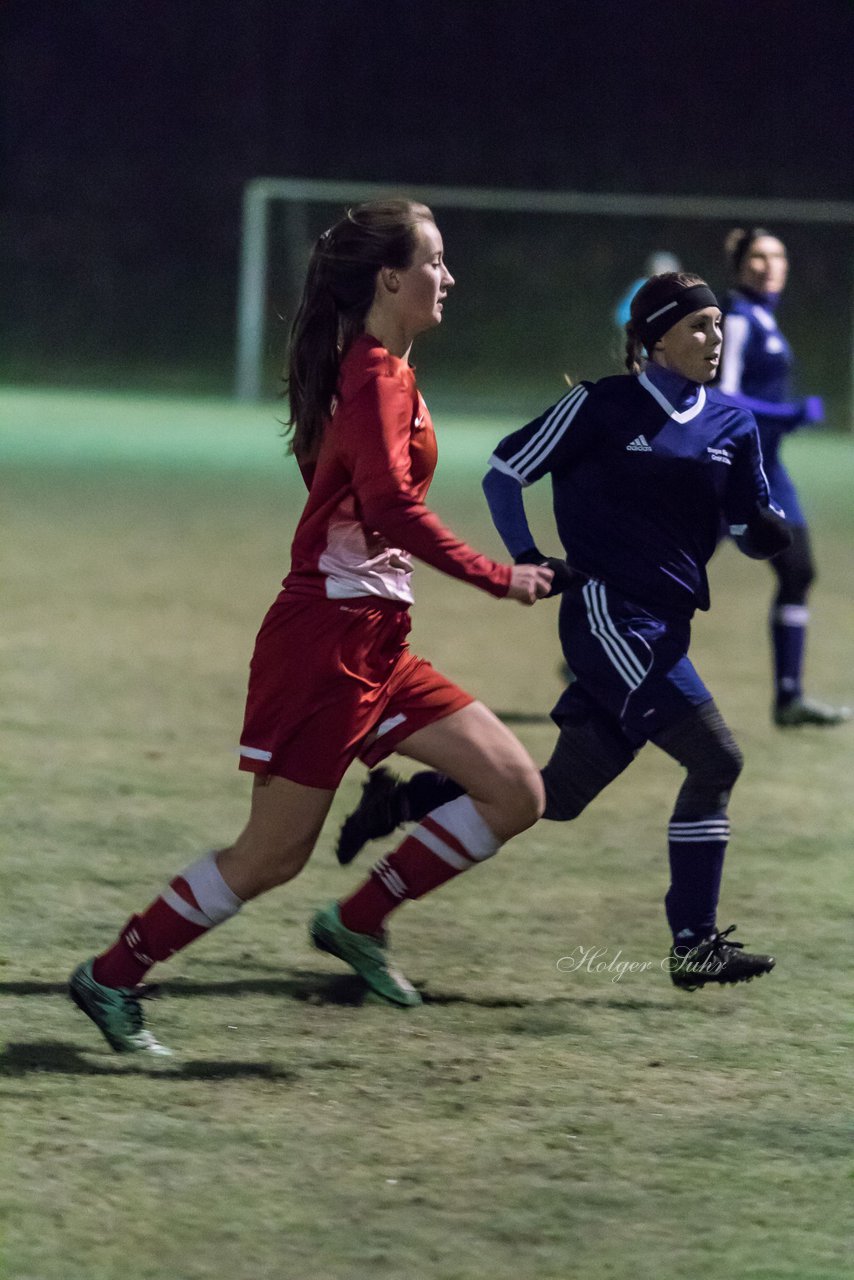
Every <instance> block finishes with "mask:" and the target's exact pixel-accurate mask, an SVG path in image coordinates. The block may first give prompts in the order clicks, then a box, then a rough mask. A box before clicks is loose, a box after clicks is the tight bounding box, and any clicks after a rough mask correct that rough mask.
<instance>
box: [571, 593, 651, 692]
mask: <svg viewBox="0 0 854 1280" xmlns="http://www.w3.org/2000/svg"><path fill="white" fill-rule="evenodd" d="M582 595H583V596H584V604H585V607H586V609H587V619H588V621H589V623H590V632H591V634H592V635H594V636H595V637H596V639H597V640H598V641H599V643H600V644H601V646H602V648H603V649H604V650H605V653H606V654H607V656H608V659H609V661H610V663H611V665H612V666H613V667H614V669H615V670H616V671H617V673H618V674H619V676H620V678H621V679H622V680H624V681H625V683H626V684H627V685H628V686H629V689H630V690H633V689H637V688H638V686H639V685H640V684H642V683H643V681H644V680H645V678H646V676H647V673H648V671H649V667H647V668H646V670H644V668H643V666H642V665H641V661H640V658H639V657H638V656H637V654H636V653H635V651H634V649H632V647H631V645H630V644H629V643H628V641H627V640H626V639H625V637H624V636H621V635H620V633H619V631H618V630H617V628H616V627H615V626H614V623H613V620H612V618H611V615H610V614H609V613H608V599H607V596H606V594H605V584H604V582H599V581H598V579H596V578H591V579H590V581H589V582H586V583H585V585H584V587H583V588H582ZM651 665H652V663H651V662H650V666H651Z"/></svg>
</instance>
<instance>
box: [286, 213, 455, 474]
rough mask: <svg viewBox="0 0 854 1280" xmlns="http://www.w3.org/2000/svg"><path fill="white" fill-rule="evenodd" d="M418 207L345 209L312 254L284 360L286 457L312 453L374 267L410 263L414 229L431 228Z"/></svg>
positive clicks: (368, 298) (370, 295)
mask: <svg viewBox="0 0 854 1280" xmlns="http://www.w3.org/2000/svg"><path fill="white" fill-rule="evenodd" d="M432 221H433V214H432V213H431V212H430V210H429V209H428V208H427V206H426V204H416V203H414V202H413V201H411V200H398V199H393V200H372V201H370V202H369V203H367V204H360V205H356V206H355V207H354V208H352V209H348V210H347V213H346V215H345V217H343V218H342V219H341V220H340V221H339V222H336V223H335V225H334V226H332V227H330V228H329V230H328V231H324V232H323V235H321V236H320V237H319V238H318V240H317V243H316V244H315V246H314V249H313V250H312V254H311V259H310V260H309V264H308V271H307V273H306V278H305V285H304V287H303V291H302V298H301V300H300V304H299V309H298V311H297V314H296V317H295V319H294V323H293V327H292V328H291V337H290V346H289V354H288V374H287V395H288V399H289V401H290V417H289V418H288V427H289V428H291V429H292V433H293V434H292V435H291V439H290V445H289V448H290V452H291V453H294V454H296V456H297V457H298V458H310V457H312V456H314V454H316V452H317V449H318V447H319V445H320V438H321V435H322V433H323V424H324V422H325V421H326V419H327V418H328V417H329V415H330V413H331V410H332V400H333V398H334V396H335V395H336V393H337V390H338V376H339V373H340V370H341V361H342V360H343V358H344V356H345V355H346V354H347V351H348V350H349V348H350V346H351V344H352V343H353V340H354V339H355V338H356V337H358V335H359V334H360V333H361V332H362V330H363V327H364V322H365V316H366V315H367V314H368V311H369V310H370V308H371V305H372V303H373V300H374V291H375V289H376V281H377V273H378V272H379V271H380V269H381V268H382V267H397V268H398V270H404V269H405V268H406V267H408V266H409V265H410V264H411V262H412V255H413V252H414V250H415V229H416V227H417V226H418V224H419V223H421V222H432Z"/></svg>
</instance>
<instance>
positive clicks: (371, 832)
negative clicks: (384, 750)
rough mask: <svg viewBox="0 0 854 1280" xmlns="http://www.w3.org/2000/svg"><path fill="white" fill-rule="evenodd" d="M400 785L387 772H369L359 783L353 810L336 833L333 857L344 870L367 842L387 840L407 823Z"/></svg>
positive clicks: (377, 770)
mask: <svg viewBox="0 0 854 1280" xmlns="http://www.w3.org/2000/svg"><path fill="white" fill-rule="evenodd" d="M402 790H403V783H402V781H401V779H400V778H399V777H398V776H397V775H396V774H394V773H392V772H391V770H390V769H382V768H380V769H372V770H371V772H370V773H369V774H368V779H367V781H366V782H363V783H362V795H361V797H360V799H359V803H358V805H357V806H356V808H355V809H354V810H353V812H352V813H351V814H349V816H348V817H347V818H345V819H344V825H343V826H342V828H341V830H340V832H339V833H338V843H337V844H336V846H335V856H336V858H337V859H338V861H339V862H340V863H341V866H342V867H346V865H347V863H348V862H352V861H353V859H354V858H355V857H356V854H357V853H358V852H359V851H360V849H362V848H363V847H364V846H365V845H366V844H367V843H368V841H369V840H378V839H379V838H380V836H387V835H388V834H389V833H390V832H392V831H394V829H395V827H399V826H400V824H401V823H402V822H406V821H407V814H406V812H405V806H404V803H403V797H402V794H401V793H402Z"/></svg>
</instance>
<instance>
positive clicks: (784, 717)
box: [774, 698, 851, 729]
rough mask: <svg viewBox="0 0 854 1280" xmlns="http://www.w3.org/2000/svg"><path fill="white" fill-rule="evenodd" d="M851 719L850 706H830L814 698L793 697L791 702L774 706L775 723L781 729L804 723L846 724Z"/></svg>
mask: <svg viewBox="0 0 854 1280" xmlns="http://www.w3.org/2000/svg"><path fill="white" fill-rule="evenodd" d="M850 719H851V709H850V707H829V706H828V705H827V703H825V702H814V701H813V699H812V698H793V699H792V701H791V702H787V703H785V704H784V705H783V706H779V707H775V708H774V723H775V724H776V725H778V726H779V728H781V729H796V728H799V727H800V726H801V725H804V724H812V725H818V726H819V727H820V728H826V727H827V726H828V725H834V724H844V723H845V721H846V720H850Z"/></svg>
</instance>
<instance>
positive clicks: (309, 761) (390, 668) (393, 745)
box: [70, 200, 552, 1054]
mask: <svg viewBox="0 0 854 1280" xmlns="http://www.w3.org/2000/svg"><path fill="white" fill-rule="evenodd" d="M453 283H454V281H453V278H452V277H451V274H450V272H449V271H448V268H447V267H446V265H445V261H444V257H443V246H442V237H441V235H440V234H439V231H438V228H437V227H436V224H435V222H434V220H433V216H432V214H431V212H430V210H429V209H428V208H427V207H426V206H425V205H421V204H414V203H411V202H409V201H403V200H389V201H383V202H373V203H370V204H365V205H361V206H359V207H357V208H355V209H351V210H350V211H349V212H348V213H347V216H346V217H344V218H342V219H341V220H340V221H339V222H338V223H336V225H335V226H333V227H332V228H331V229H330V230H329V231H326V232H324V233H323V235H322V236H320V238H319V240H318V241H317V243H316V245H315V247H314V250H313V253H312V256H311V261H310V263H309V267H308V274H307V278H306V282H305V288H304V291H303V296H302V301H301V305H300V309H299V312H298V314H297V317H296V320H295V323H294V327H293V332H292V338H291V352H290V365H289V382H288V392H289V397H290V406H291V419H290V421H291V425H292V426H293V428H294V434H293V438H292V442H291V445H292V449H293V452H294V453H295V455H296V458H297V461H298V463H299V466H300V470H301V472H302V475H303V479H304V480H305V484H306V488H307V490H308V497H307V500H306V505H305V508H304V510H303V513H302V516H301V517H300V520H299V523H298V525H297V529H296V533H295V536H294V541H293V545H292V548H291V568H290V572H289V573H288V575H287V577H286V578H285V580H284V582H283V590H282V592H281V594H280V595H279V597H278V599H277V600H276V601H275V603H274V604H273V605H272V607H271V608H270V610H269V612H268V613H267V616H266V618H265V619H264V622H263V624H262V626H261V630H260V632H259V633H258V637H257V640H256V643H255V651H254V654H253V657H252V663H251V667H250V677H249V690H248V697H247V705H246V716H245V720H244V726H243V733H242V737H241V745H240V767H241V768H242V769H244V770H247V771H249V772H251V773H252V774H254V781H253V790H252V805H251V812H250V816H249V821H248V824H247V826H246V827H245V829H244V830H243V832H242V834H241V835H240V836H239V837H238V838H237V840H236V841H235V843H234V844H233V845H230V846H229V847H228V848H225V849H220V850H219V851H217V852H211V853H207V854H205V855H204V856H203V857H201V858H200V859H199V860H198V861H196V862H194V863H193V864H192V865H190V866H188V867H186V868H185V869H184V870H183V871H181V872H180V873H179V874H178V875H177V876H176V877H175V878H174V879H173V880H172V881H171V883H170V884H169V885H168V886H167V887H166V888H165V889H164V890H163V891H162V893H161V895H160V896H159V897H158V898H157V899H156V900H155V901H154V902H153V903H152V904H151V905H150V906H149V907H148V908H147V909H146V910H145V911H143V912H142V914H141V915H134V916H132V917H131V919H130V920H129V921H128V923H127V924H126V925H125V926H124V928H123V929H122V931H121V933H120V935H119V937H118V939H117V940H116V941H115V942H114V943H113V944H112V945H111V946H110V947H109V948H108V949H107V950H106V951H105V952H103V953H102V954H100V955H98V956H96V957H94V958H93V959H91V960H88V961H86V962H84V963H83V964H81V965H80V966H79V967H78V968H77V969H76V970H75V972H74V974H73V975H72V977H71V981H70V995H71V997H72V999H73V1000H74V1001H75V1003H76V1004H77V1005H78V1006H79V1007H80V1008H81V1009H82V1010H83V1012H84V1013H86V1014H87V1015H88V1016H89V1017H90V1018H91V1019H92V1021H93V1022H94V1023H95V1024H96V1026H97V1027H98V1028H99V1030H100V1031H101V1032H102V1033H103V1035H104V1037H105V1038H106V1040H107V1042H108V1043H109V1044H110V1045H111V1046H112V1048H113V1049H115V1050H117V1051H118V1052H133V1051H147V1052H149V1053H154V1054H164V1053H168V1052H169V1050H168V1049H166V1048H165V1047H164V1046H163V1045H161V1044H159V1043H158V1041H157V1040H156V1039H155V1038H154V1036H153V1035H152V1033H151V1032H150V1031H149V1030H147V1029H146V1028H145V1026H144V1024H143V1018H142V1011H141V1007H140V1004H139V1000H138V998H137V992H136V988H137V984H138V983H140V982H141V980H142V979H143V978H144V977H145V975H146V973H147V972H148V970H149V968H150V966H151V965H153V964H154V963H155V962H156V961H160V960H166V959H168V957H169V956H171V955H174V953H175V952H176V951H180V950H181V949H182V948H183V947H185V946H187V945H188V944H189V943H191V942H193V941H195V940H196V939H197V938H199V937H201V936H202V935H203V934H205V933H207V932H208V930H210V929H212V928H214V927H215V926H216V925H219V924H222V923H223V922H224V921H225V920H228V919H229V918H230V917H232V916H234V915H235V914H236V913H237V912H238V911H239V910H240V909H241V907H242V906H243V905H244V903H246V902H248V901H249V900H250V899H252V898H255V897H257V896H258V895H259V894H261V893H264V892H266V891H267V890H269V889H272V888H274V887H275V886H277V885H280V884H284V883H285V882H286V881H288V880H291V879H292V878H293V877H294V876H296V875H297V874H298V873H299V872H300V871H301V870H302V868H303V867H304V865H305V864H306V862H307V861H308V858H309V856H310V854H311V852H312V849H313V848H314V845H315V842H316V840H317V838H318V836H319V834H320V830H321V827H322V825H323V821H324V819H325V817H326V815H327V813H328V811H329V806H330V804H331V802H332V798H333V796H334V794H335V790H336V788H337V786H338V784H339V783H340V781H341V778H342V776H343V774H344V772H345V770H346V769H347V767H348V765H349V764H350V763H351V762H352V761H353V760H354V759H355V758H356V757H357V756H359V757H360V758H361V759H362V760H363V761H365V762H366V763H368V764H374V763H376V762H377V761H379V760H381V759H383V757H385V756H386V755H387V754H388V753H389V752H390V751H398V752H400V753H401V754H403V755H406V756H410V757H411V758H412V759H415V760H418V761H421V762H423V763H424V764H427V765H428V766H430V767H432V768H434V769H440V770H442V771H443V772H445V773H447V774H450V775H452V776H453V777H454V778H455V779H457V781H458V782H459V783H460V784H461V787H462V788H463V790H464V794H460V795H458V796H457V797H455V798H454V799H453V800H451V801H450V802H449V803H447V804H444V805H443V806H442V807H441V808H440V809H439V810H438V811H437V812H436V813H434V814H433V815H432V817H431V819H430V821H429V829H426V828H425V830H423V831H421V829H419V830H418V831H416V832H415V833H414V835H413V836H411V837H410V838H409V839H407V840H405V841H404V842H403V844H402V845H401V847H400V848H399V849H397V850H396V851H395V852H394V853H393V854H391V855H390V856H389V857H388V858H387V859H386V860H385V863H384V864H383V868H382V871H381V872H378V873H377V877H376V878H372V880H371V882H370V884H369V885H368V886H367V887H366V888H365V889H363V890H362V891H361V892H360V893H359V894H357V895H354V899H353V900H352V901H351V902H348V903H345V904H344V905H343V906H342V908H341V909H340V911H339V907H338V905H337V904H332V905H331V906H330V907H328V908H326V909H325V910H323V911H321V912H319V913H318V915H317V916H316V918H315V920H314V921H313V924H312V936H313V939H314V942H315V944H316V945H317V946H319V947H321V948H323V949H324V950H326V951H329V952H331V953H333V954H334V955H336V956H339V957H340V958H341V959H342V960H344V961H346V962H347V963H348V964H349V965H351V966H352V968H354V969H355V970H356V972H357V973H360V974H361V975H362V976H363V977H364V979H365V980H366V981H367V983H368V984H369V985H370V986H371V987H372V988H373V989H374V990H375V991H377V992H378V993H379V994H380V995H381V996H384V997H385V998H386V999H387V1000H389V1001H390V1002H392V1003H395V1004H400V1005H413V1004H418V1003H419V1002H420V997H419V995H418V993H417V991H415V989H414V988H413V987H412V986H411V985H410V983H408V982H407V981H406V979H405V978H404V977H403V976H402V975H400V974H399V973H397V971H396V970H395V969H394V968H393V967H392V965H391V964H390V962H389V959H388V954H387V949H386V939H385V934H384V932H383V927H382V925H383V921H384V919H385V916H386V915H388V913H389V911H390V910H391V909H392V907H394V906H397V905H398V904H399V903H400V902H401V901H403V900H404V899H407V898H419V897H421V896H423V895H424V894H425V893H429V892H430V890H432V889H435V888H436V887H437V886H438V885H440V884H443V883H444V882H445V881H447V880H450V879H451V878H452V877H453V876H456V875H457V874H459V872H461V871H465V870H467V869H468V868H470V867H473V866H476V865H477V864H478V863H479V862H482V861H483V860H484V859H486V858H489V857H491V856H492V855H493V854H494V853H496V852H497V850H498V848H499V847H500V846H501V844H502V843H503V842H504V841H505V840H508V839H509V838H510V837H511V836H513V835H516V834H517V833H518V832H520V831H523V830H524V829H525V828H526V827H528V826H530V825H531V824H532V823H533V822H535V821H536V820H537V818H538V817H539V815H540V813H541V812H542V807H543V785H542V780H541V777H540V774H539V771H538V770H537V768H536V766H535V765H534V763H533V761H532V760H531V759H530V757H529V756H528V754H527V752H526V751H525V750H524V748H523V747H522V745H521V744H520V743H519V742H518V741H517V739H516V738H515V737H514V736H513V734H512V733H511V732H510V731H509V730H508V729H507V728H506V727H505V726H504V725H503V724H502V723H501V722H500V720H498V719H497V717H496V716H494V715H493V714H492V712H490V711H489V710H488V709H487V708H486V707H485V706H483V705H482V704H481V703H479V702H476V701H475V700H474V699H473V698H472V697H471V696H470V695H469V694H467V693H465V692H464V691H463V690H462V689H460V688H458V687H457V686H456V685H455V684H453V683H452V682H451V681H450V680H448V679H446V678H445V677H444V676H441V675H440V674H439V673H438V672H437V671H435V670H434V669H433V667H431V666H430V664H429V663H428V662H425V661H424V660H422V659H420V658H417V657H415V656H414V655H413V654H411V653H410V652H409V649H408V646H407V643H406V636H407V633H408V631H409V629H410V619H409V606H410V604H411V603H412V591H411V570H412V561H411V559H410V557H411V556H415V557H417V558H419V559H421V560H424V561H425V562H426V563H428V564H431V565H433V566H434V567H435V568H437V569H440V570H442V571H444V572H445V573H447V574H450V575H451V576H452V577H455V578H459V579H461V580H462V581H464V582H468V583H470V584H471V585H472V586H474V587H478V588H480V589H481V590H483V591H486V592H488V593H489V594H490V595H493V596H497V597H499V598H505V599H509V600H516V601H519V602H520V603H522V604H526V605H530V604H533V603H534V601H535V600H537V599H538V598H540V597H542V596H545V595H547V594H548V592H549V589H550V586H551V581H552V572H551V570H550V569H548V568H542V567H540V566H538V565H529V564H524V565H519V566H510V565H502V564H497V563H496V562H495V561H493V560H490V559H488V558H487V557H486V556H482V555H479V554H478V553H477V552H475V551H473V550H472V549H471V548H470V547H468V546H466V545H465V543H463V542H461V541H460V540H459V539H458V538H456V537H455V536H454V535H453V534H452V533H451V532H450V530H448V529H447V528H445V527H444V526H443V525H442V524H441V523H440V521H439V520H438V519H437V517H436V516H435V515H434V514H432V512H431V511H430V510H429V509H428V508H427V507H426V506H425V505H424V500H425V497H426V494H427V489H428V487H429V484H430V481H431V478H432V476H433V472H434V469H435V465H436V440H435V435H434V431H433V426H432V423H431V421H430V416H429V414H428V412H427V408H426V405H425V404H424V401H423V400H422V398H421V396H420V393H419V392H418V389H417V387H416V384H415V376H414V372H413V370H412V368H411V367H410V365H409V362H408V357H409V353H410V349H411V346H412V341H413V339H414V338H415V337H416V336H417V335H418V334H419V333H422V332H424V331H425V330H428V329H431V328H433V327H434V326H436V325H438V324H439V323H440V321H441V319H442V306H443V302H444V300H445V297H446V295H447V292H448V290H449V289H450V288H451V286H452V285H453Z"/></svg>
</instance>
